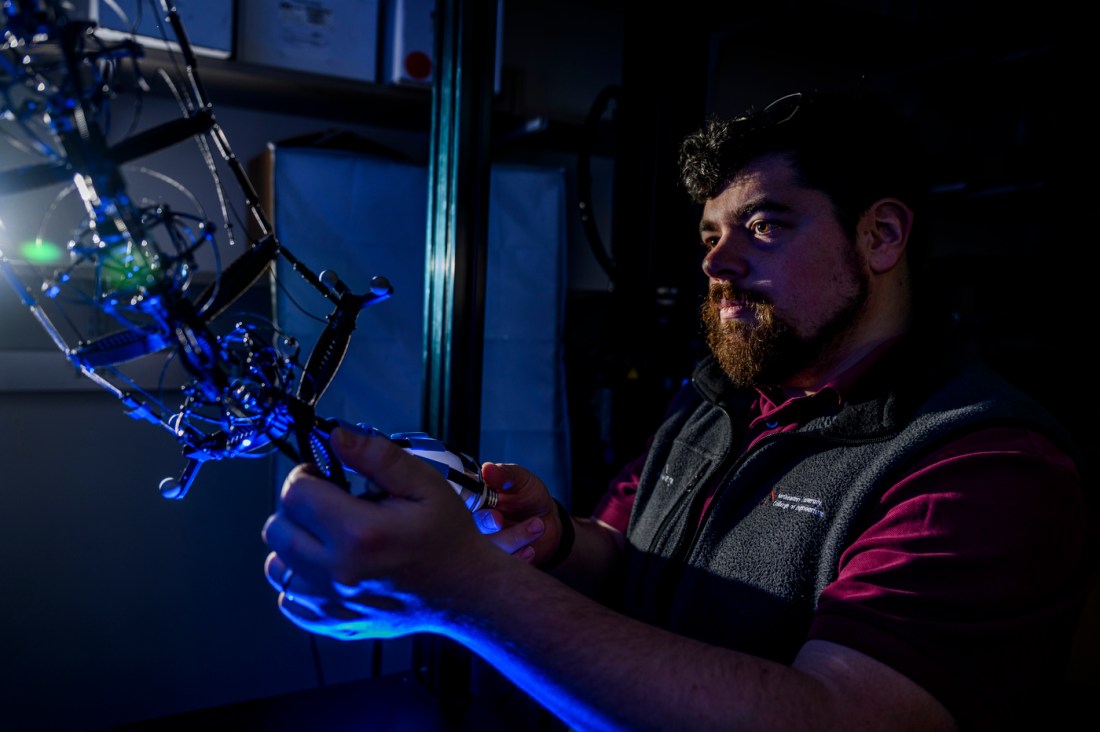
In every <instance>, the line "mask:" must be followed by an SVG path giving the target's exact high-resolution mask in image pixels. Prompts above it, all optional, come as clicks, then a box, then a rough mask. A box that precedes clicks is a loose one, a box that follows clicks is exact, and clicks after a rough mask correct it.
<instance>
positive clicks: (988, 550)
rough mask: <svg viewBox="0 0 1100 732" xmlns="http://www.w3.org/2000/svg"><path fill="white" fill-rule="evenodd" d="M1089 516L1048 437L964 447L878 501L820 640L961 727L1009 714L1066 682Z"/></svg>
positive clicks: (988, 438)
mask: <svg viewBox="0 0 1100 732" xmlns="http://www.w3.org/2000/svg"><path fill="white" fill-rule="evenodd" d="M1086 516H1087V514H1086V510H1085V503H1084V496H1083V489H1082V484H1081V479H1080V476H1079V475H1078V473H1077V471H1076V470H1075V469H1074V466H1073V463H1072V462H1071V461H1070V460H1069V459H1068V457H1067V456H1066V455H1065V454H1064V453H1062V452H1061V451H1059V450H1058V449H1057V448H1056V447H1055V446H1054V445H1053V444H1052V443H1050V442H1049V441H1047V440H1046V439H1044V438H1043V437H1041V436H1040V435H1038V434H1036V433H1033V432H1028V431H1025V430H1022V429H1012V428H997V429H989V430H984V431H982V432H980V433H976V434H974V435H971V436H969V437H966V438H964V439H961V440H958V441H956V442H954V443H952V444H951V445H948V446H946V447H944V448H942V449H941V450H939V451H938V452H937V453H936V454H934V455H932V456H931V457H930V458H929V459H927V460H926V461H924V462H923V463H922V464H920V465H919V466H917V468H916V469H915V470H914V471H912V472H911V473H910V474H909V475H908V476H907V477H906V478H904V479H903V480H901V481H900V482H898V483H897V484H896V485H894V486H893V487H892V488H891V489H890V490H889V491H887V492H886V493H885V494H884V495H883V496H882V497H881V499H880V501H879V502H878V504H877V505H876V506H875V507H874V508H873V510H872V512H871V515H870V516H869V520H868V521H867V522H866V523H865V528H863V530H862V531H861V532H860V533H859V535H858V537H857V538H856V539H855V541H853V542H852V543H851V544H850V546H849V547H848V548H847V550H845V552H844V553H843V554H842V556H841V558H840V563H839V575H838V577H837V579H836V580H835V581H834V582H833V583H832V584H830V585H829V586H828V587H826V588H825V590H824V592H823V593H822V595H821V597H820V598H819V602H818V607H817V611H816V614H815V618H814V621H813V624H812V626H811V629H810V637H811V638H817V639H823V640H829V641H832V642H835V643H839V644H842V645H844V646H847V647H850V648H853V649H855V650H858V651H860V652H862V653H865V654H867V655H870V656H872V657H874V658H876V659H878V660H879V661H882V662H883V663H885V664H887V665H888V666H890V667H891V668H894V669H896V670H897V671H899V672H901V673H903V674H905V675H906V676H908V677H909V678H911V679H912V680H914V681H915V682H917V683H918V684H920V685H921V686H922V687H924V688H925V689H927V690H928V691H929V692H931V693H932V694H933V695H934V696H936V697H937V698H938V699H940V701H941V702H942V703H944V704H945V706H947V707H948V708H949V709H951V710H952V712H954V713H955V714H956V716H957V717H959V718H960V719H988V718H990V714H991V711H990V710H994V709H1000V710H1004V709H1011V708H1012V703H1013V702H1014V701H1016V700H1019V699H1023V698H1028V697H1031V698H1034V697H1035V695H1036V694H1038V693H1039V691H1038V684H1041V683H1042V682H1043V681H1044V680H1052V681H1055V682H1056V681H1058V680H1060V679H1061V678H1062V673H1063V669H1064V663H1065V660H1066V659H1065V657H1064V654H1065V652H1066V650H1067V649H1069V648H1070V646H1071V640H1072V633H1073V631H1074V628H1075V620H1076V617H1077V613H1078V612H1079V608H1080V603H1081V602H1082V600H1083V597H1084V589H1086V588H1087V585H1085V581H1084V576H1085V574H1086V571H1087V570H1088V562H1087V557H1086V553H1085V552H1086V545H1087V541H1091V537H1092V536H1093V534H1092V529H1091V526H1092V521H1091V519H1087V518H1086ZM1067 634H1068V635H1067Z"/></svg>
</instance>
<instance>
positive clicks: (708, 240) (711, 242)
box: [699, 236, 718, 251]
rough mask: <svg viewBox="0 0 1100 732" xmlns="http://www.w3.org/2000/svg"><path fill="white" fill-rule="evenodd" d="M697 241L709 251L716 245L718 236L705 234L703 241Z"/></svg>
mask: <svg viewBox="0 0 1100 732" xmlns="http://www.w3.org/2000/svg"><path fill="white" fill-rule="evenodd" d="M699 243H700V244H702V245H703V249H706V250H707V251H710V250H711V249H714V248H715V247H716V246H718V237H716V236H707V237H704V238H703V241H701V242H699Z"/></svg>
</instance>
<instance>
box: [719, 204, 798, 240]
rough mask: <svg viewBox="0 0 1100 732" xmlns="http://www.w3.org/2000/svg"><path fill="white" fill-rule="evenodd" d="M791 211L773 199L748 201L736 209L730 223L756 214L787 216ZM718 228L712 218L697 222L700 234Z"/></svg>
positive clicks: (785, 205)
mask: <svg viewBox="0 0 1100 732" xmlns="http://www.w3.org/2000/svg"><path fill="white" fill-rule="evenodd" d="M791 211H793V209H792V208H791V207H790V206H788V205H787V204H785V203H780V202H779V201H776V200H774V199H769V198H760V199H757V200H754V201H748V202H747V203H745V204H744V205H742V206H740V207H739V208H737V209H736V210H735V211H734V212H733V215H732V221H733V222H735V223H740V222H742V221H746V220H748V219H750V218H752V217H753V216H755V215H756V214H758V213H774V214H787V213H790V212H791ZM720 228H721V226H720V225H719V222H718V221H716V220H715V219H713V218H705V219H703V220H701V221H700V222H699V233H701V234H709V233H713V232H715V231H718V230H719V229H720Z"/></svg>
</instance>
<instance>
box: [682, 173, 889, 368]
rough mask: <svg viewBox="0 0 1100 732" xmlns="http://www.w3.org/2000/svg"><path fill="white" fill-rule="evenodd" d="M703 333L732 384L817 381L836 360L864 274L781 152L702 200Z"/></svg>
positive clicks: (819, 196)
mask: <svg viewBox="0 0 1100 732" xmlns="http://www.w3.org/2000/svg"><path fill="white" fill-rule="evenodd" d="M699 230H700V235H701V237H702V241H703V245H704V246H705V247H706V248H707V250H708V251H707V254H706V256H705V257H704V259H703V272H704V273H705V274H706V275H707V278H708V279H709V280H710V291H709V294H708V297H707V300H706V303H705V304H704V305H703V308H702V316H703V323H704V325H705V327H706V332H707V343H708V345H709V346H710V348H711V350H712V351H713V352H714V354H715V356H716V357H717V359H718V362H719V363H720V364H721V366H722V368H723V369H724V370H725V371H726V373H727V374H728V375H729V376H730V378H731V379H733V381H734V382H735V383H737V384H739V385H743V386H747V385H751V384H755V385H761V386H791V387H802V388H816V384H815V383H813V382H814V381H815V379H818V378H819V377H820V376H821V375H822V374H828V373H830V366H832V365H835V364H839V363H843V362H844V359H845V357H846V355H847V354H846V352H845V349H846V347H847V346H848V345H849V342H848V338H847V337H848V336H850V335H851V334H852V332H853V330H854V328H855V326H856V325H857V324H858V322H859V319H860V317H861V316H862V314H863V312H864V306H865V304H866V302H867V296H868V287H869V274H868V272H867V269H866V267H865V266H864V262H863V261H862V258H861V256H860V254H859V252H858V250H857V249H856V247H855V245H854V243H853V242H852V239H851V237H850V235H849V234H848V232H846V231H844V230H842V229H841V227H840V224H839V223H838V222H837V219H836V216H835V214H834V213H833V208H832V204H831V203H830V201H829V199H828V197H827V196H826V195H825V194H824V193H822V192H820V191H816V190H811V189H808V188H804V187H803V186H802V185H801V184H800V183H799V182H798V179H797V176H796V175H795V172H794V170H793V169H792V168H791V166H790V164H789V163H788V162H787V161H786V159H785V158H783V157H781V156H765V157H762V158H760V159H758V160H757V161H755V162H753V163H752V164H750V165H749V166H747V167H746V168H745V169H744V170H743V171H742V172H741V174H740V175H738V176H737V178H735V179H734V180H733V182H732V183H730V185H729V186H727V187H726V188H725V189H724V190H723V191H722V192H721V193H719V194H718V195H717V196H716V197H714V198H711V199H708V200H707V202H706V204H705V205H704V208H703V219H702V222H701V223H700V227H699Z"/></svg>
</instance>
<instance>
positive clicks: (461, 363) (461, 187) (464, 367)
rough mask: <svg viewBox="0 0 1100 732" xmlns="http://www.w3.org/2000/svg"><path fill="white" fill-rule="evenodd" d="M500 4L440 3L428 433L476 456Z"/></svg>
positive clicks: (431, 186)
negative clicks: (493, 100) (492, 118)
mask: <svg viewBox="0 0 1100 732" xmlns="http://www.w3.org/2000/svg"><path fill="white" fill-rule="evenodd" d="M498 1H499V0H437V2H436V9H435V33H436V40H435V67H434V77H433V85H432V130H431V150H430V160H429V170H428V178H429V181H428V192H429V200H428V221H427V256H426V258H425V262H426V265H425V266H426V273H425V275H426V276H425V287H426V289H425V294H424V309H425V321H424V322H425V326H424V377H425V378H424V399H423V404H424V418H423V422H424V429H425V430H426V431H428V432H430V433H432V434H434V435H436V436H438V437H440V438H441V439H443V440H445V441H446V442H448V444H450V445H452V446H453V447H454V448H456V449H460V450H462V451H464V452H467V453H470V454H472V455H476V453H477V446H478V438H479V434H480V409H481V365H482V340H483V336H482V329H483V324H484V303H485V269H486V240H487V238H488V208H489V206H488V200H489V148H490V126H491V124H490V123H491V120H490V117H491V110H492V97H493V82H494V78H495V73H494V64H495V56H494V54H495V48H496V42H495V38H496V23H497V18H496V13H497V8H498Z"/></svg>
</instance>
